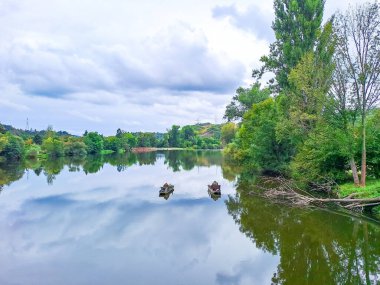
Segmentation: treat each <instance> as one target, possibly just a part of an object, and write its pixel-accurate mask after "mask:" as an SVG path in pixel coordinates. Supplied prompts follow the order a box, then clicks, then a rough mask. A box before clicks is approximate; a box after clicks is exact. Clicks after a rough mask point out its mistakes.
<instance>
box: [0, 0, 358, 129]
mask: <svg viewBox="0 0 380 285" xmlns="http://www.w3.org/2000/svg"><path fill="white" fill-rule="evenodd" d="M356 2H362V1H359V0H357V1H356ZM346 6H347V4H346V2H345V1H338V2H334V3H333V2H331V1H327V3H326V11H327V12H326V14H331V13H332V11H334V10H335V9H336V8H339V7H346ZM218 7H219V8H218ZM221 7H222V8H221ZM223 7H224V10H223ZM228 7H229V9H227V8H228ZM218 9H219V14H218V15H216V14H215V13H216V12H215V11H217V10H218ZM220 9H221V10H220ZM226 9H227V10H226ZM0 11H1V12H0V13H1V17H0V91H1V93H0V121H1V122H3V123H8V124H13V125H15V126H17V127H24V126H25V120H26V118H27V117H29V120H30V122H31V124H32V126H33V127H35V128H45V127H46V126H47V125H48V124H52V125H53V126H54V127H55V128H56V129H70V130H74V131H76V132H77V133H83V131H84V130H85V129H88V130H97V131H101V132H104V133H105V134H109V133H114V131H115V130H116V129H117V128H118V127H122V125H124V126H125V127H126V128H131V130H137V129H138V128H144V129H146V130H152V131H163V130H165V129H166V128H167V127H170V125H171V124H188V123H193V122H195V121H196V120H197V119H200V120H202V121H203V120H209V121H214V120H215V117H216V118H217V119H218V120H220V119H221V117H222V114H223V109H224V106H225V105H226V104H227V103H228V101H229V100H230V99H231V97H232V96H233V94H234V90H235V89H236V88H237V87H238V86H239V85H241V84H249V83H250V82H251V78H250V73H251V69H252V68H254V67H258V65H259V64H260V63H259V58H260V57H261V56H262V55H263V54H266V53H267V52H268V44H269V42H268V36H267V35H268V34H267V33H268V31H270V30H269V27H268V25H270V22H271V18H272V17H273V9H272V3H271V2H270V1H267V2H263V1H259V0H254V1H249V0H242V1H239V3H237V2H236V1H232V0H220V1H215V0H203V1H201V0H192V1H164V2H162V3H158V2H152V1H149V0H141V1H139V2H134V1H121V0H110V1H90V0H83V1H69V0H51V1H43V0H20V1H17V2H14V1H10V0H0ZM213 12H214V13H213ZM213 16H219V17H217V18H215V17H213ZM251 25H252V27H251ZM68 111H70V112H71V116H68ZM73 112H74V113H73ZM126 122H130V123H129V124H126ZM163 124H167V125H166V126H164V125H163Z"/></svg>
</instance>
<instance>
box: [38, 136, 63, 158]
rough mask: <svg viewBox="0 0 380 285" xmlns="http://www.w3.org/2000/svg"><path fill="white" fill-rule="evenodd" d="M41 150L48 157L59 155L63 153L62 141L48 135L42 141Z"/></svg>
mask: <svg viewBox="0 0 380 285" xmlns="http://www.w3.org/2000/svg"><path fill="white" fill-rule="evenodd" d="M42 150H43V151H44V152H45V153H46V154H47V155H48V156H49V157H61V156H63V154H64V151H63V142H62V141H60V140H59V139H58V138H53V137H49V138H47V139H46V140H44V141H43V143H42Z"/></svg>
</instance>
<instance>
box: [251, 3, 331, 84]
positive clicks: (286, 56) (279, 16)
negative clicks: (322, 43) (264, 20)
mask: <svg viewBox="0 0 380 285" xmlns="http://www.w3.org/2000/svg"><path fill="white" fill-rule="evenodd" d="M324 5H325V0H275V1H274V11H275V20H274V22H273V24H272V28H273V30H274V32H275V36H276V41H275V42H274V43H272V44H271V45H270V54H269V56H263V57H262V58H261V61H262V62H264V65H265V67H264V68H265V69H266V70H268V71H271V72H273V73H274V74H275V76H276V81H277V85H278V86H277V87H278V89H279V90H278V91H281V90H283V89H286V88H287V87H289V82H288V75H289V73H290V71H291V69H292V68H294V67H295V66H296V65H297V64H298V62H299V61H300V59H301V58H302V56H303V55H304V54H306V53H307V52H309V51H311V50H313V49H314V48H315V45H316V41H317V38H318V34H319V33H320V28H321V23H322V18H323V10H324ZM254 74H255V72H254ZM256 74H257V73H256Z"/></svg>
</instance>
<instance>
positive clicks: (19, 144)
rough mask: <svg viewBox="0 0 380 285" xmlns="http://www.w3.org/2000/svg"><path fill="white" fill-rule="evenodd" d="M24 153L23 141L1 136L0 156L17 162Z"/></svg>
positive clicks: (11, 136)
mask: <svg viewBox="0 0 380 285" xmlns="http://www.w3.org/2000/svg"><path fill="white" fill-rule="evenodd" d="M23 153H24V141H23V139H22V138H20V137H18V136H13V135H11V134H9V133H8V134H6V135H2V136H1V138H0V156H4V157H5V158H6V159H9V160H19V159H21V158H22V156H23Z"/></svg>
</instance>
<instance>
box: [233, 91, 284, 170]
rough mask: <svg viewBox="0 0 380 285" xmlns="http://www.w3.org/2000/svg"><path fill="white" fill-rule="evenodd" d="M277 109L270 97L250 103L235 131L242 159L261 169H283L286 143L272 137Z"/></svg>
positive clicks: (274, 133)
mask: <svg viewBox="0 0 380 285" xmlns="http://www.w3.org/2000/svg"><path fill="white" fill-rule="evenodd" d="M277 120H278V111H277V106H276V103H275V101H274V100H273V99H272V98H269V99H266V100H265V101H263V102H260V103H258V104H255V105H253V107H252V108H251V110H249V111H248V112H247V113H246V114H245V115H244V118H243V123H242V125H241V128H240V129H239V131H238V134H237V135H238V138H239V140H240V148H241V152H243V157H244V161H245V162H246V163H249V164H250V165H251V166H252V167H253V168H255V169H257V170H263V171H275V172H283V171H286V165H287V162H288V161H289V157H287V155H286V153H285V150H286V145H285V144H284V143H283V142H278V141H277V140H276V123H277Z"/></svg>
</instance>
